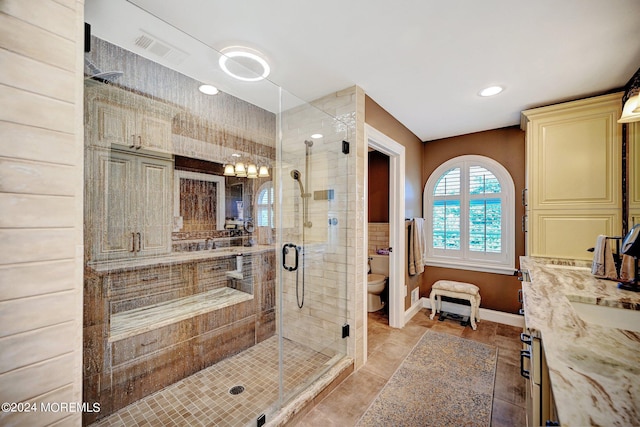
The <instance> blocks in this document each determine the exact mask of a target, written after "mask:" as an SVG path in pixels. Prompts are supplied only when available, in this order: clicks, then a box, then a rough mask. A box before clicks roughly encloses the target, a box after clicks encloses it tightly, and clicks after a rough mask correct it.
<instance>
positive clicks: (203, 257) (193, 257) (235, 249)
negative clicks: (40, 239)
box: [87, 245, 274, 273]
mask: <svg viewBox="0 0 640 427" xmlns="http://www.w3.org/2000/svg"><path fill="white" fill-rule="evenodd" d="M273 249H274V246H273V245H255V246H229V247H223V248H218V249H210V250H202V251H190V252H172V253H170V254H165V255H157V256H150V257H140V258H135V257H133V258H125V259H117V260H109V261H96V262H94V261H91V262H88V263H87V266H88V267H89V268H91V269H92V270H94V271H95V272H96V273H113V272H119V271H127V270H135V269H138V268H145V267H157V266H162V265H175V264H182V263H185V262H199V261H207V260H210V259H215V258H224V257H233V256H236V255H237V254H243V255H250V254H255V253H260V252H266V251H270V250H273Z"/></svg>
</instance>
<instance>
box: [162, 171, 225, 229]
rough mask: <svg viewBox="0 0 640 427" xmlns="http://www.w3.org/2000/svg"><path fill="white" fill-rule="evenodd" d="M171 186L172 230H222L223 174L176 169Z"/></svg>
mask: <svg viewBox="0 0 640 427" xmlns="http://www.w3.org/2000/svg"><path fill="white" fill-rule="evenodd" d="M173 188H174V192H173V201H174V203H173V217H174V218H173V224H174V226H173V231H174V232H178V231H184V232H190V231H213V230H224V226H225V212H226V211H225V179H224V177H223V176H219V175H211V174H207V173H200V172H190V171H183V170H175V171H174V175H173Z"/></svg>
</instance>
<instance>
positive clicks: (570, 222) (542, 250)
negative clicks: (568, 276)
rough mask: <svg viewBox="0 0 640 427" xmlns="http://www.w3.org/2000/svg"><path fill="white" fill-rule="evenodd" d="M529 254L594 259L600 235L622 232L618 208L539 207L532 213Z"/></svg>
mask: <svg viewBox="0 0 640 427" xmlns="http://www.w3.org/2000/svg"><path fill="white" fill-rule="evenodd" d="M530 215H531V217H530V218H529V221H530V223H529V225H530V227H529V230H532V231H535V232H529V233H528V234H529V236H528V237H529V238H530V239H531V240H530V242H529V243H530V247H529V248H528V249H529V250H528V255H530V256H546V257H557V258H569V259H582V260H591V259H593V253H592V252H587V249H588V248H593V247H594V246H595V244H596V241H597V239H598V235H600V234H605V235H607V236H618V235H620V225H621V223H622V217H621V211H620V210H619V209H612V210H608V211H607V210H604V209H602V210H597V211H587V210H584V211H564V210H562V211H553V210H546V209H545V210H536V211H532V212H531V213H530Z"/></svg>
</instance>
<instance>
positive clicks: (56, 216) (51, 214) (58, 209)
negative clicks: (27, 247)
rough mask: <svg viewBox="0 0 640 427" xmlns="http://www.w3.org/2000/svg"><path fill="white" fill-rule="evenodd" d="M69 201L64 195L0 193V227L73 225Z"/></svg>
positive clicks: (72, 209)
mask: <svg viewBox="0 0 640 427" xmlns="http://www.w3.org/2000/svg"><path fill="white" fill-rule="evenodd" d="M69 202H70V200H69V197H65V196H40V195H31V194H8V193H0V228H5V227H6V228H27V227H29V228H46V227H73V226H74V225H75V218H74V214H75V209H74V206H73V205H72V204H71V203H69Z"/></svg>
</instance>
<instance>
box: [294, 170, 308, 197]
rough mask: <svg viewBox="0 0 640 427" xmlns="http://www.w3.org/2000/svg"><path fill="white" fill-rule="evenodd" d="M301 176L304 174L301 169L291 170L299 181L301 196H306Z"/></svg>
mask: <svg viewBox="0 0 640 427" xmlns="http://www.w3.org/2000/svg"><path fill="white" fill-rule="evenodd" d="M301 176H302V174H301V173H300V171H299V170H297V169H294V170H292V171H291V178H293V179H294V180H296V181H298V186H299V187H300V197H304V196H305V193H304V187H303V186H302V180H301V179H300V177H301Z"/></svg>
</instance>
